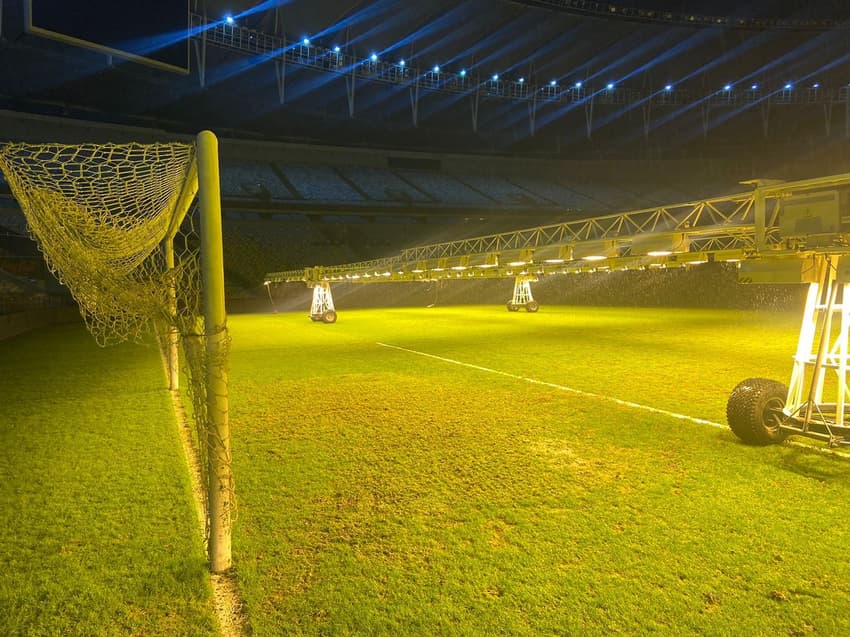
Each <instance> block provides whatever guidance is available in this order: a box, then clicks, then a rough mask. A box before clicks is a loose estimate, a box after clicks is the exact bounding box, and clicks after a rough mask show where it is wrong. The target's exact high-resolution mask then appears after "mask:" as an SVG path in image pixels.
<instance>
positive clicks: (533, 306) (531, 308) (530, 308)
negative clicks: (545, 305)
mask: <svg viewBox="0 0 850 637" xmlns="http://www.w3.org/2000/svg"><path fill="white" fill-rule="evenodd" d="M539 309H540V303H538V302H537V301H529V302H528V303H526V304H525V311H526V312H536V311H537V310H539Z"/></svg>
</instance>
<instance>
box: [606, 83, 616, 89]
mask: <svg viewBox="0 0 850 637" xmlns="http://www.w3.org/2000/svg"><path fill="white" fill-rule="evenodd" d="M605 88H607V89H608V90H609V91H613V90H614V83H613V82H608V84H607V85H606V86H605Z"/></svg>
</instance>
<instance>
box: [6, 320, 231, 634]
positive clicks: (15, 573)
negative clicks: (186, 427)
mask: <svg viewBox="0 0 850 637" xmlns="http://www.w3.org/2000/svg"><path fill="white" fill-rule="evenodd" d="M0 352H2V356H0V396H2V400H3V408H2V419H0V484H2V485H3V486H2V488H0V565H2V566H1V567H0V568H2V575H0V635H3V636H13V635H27V636H36V635H80V636H83V635H85V636H94V635H140V636H142V635H144V636H156V635H163V636H165V635H168V636H171V635H211V634H215V623H214V618H213V614H212V611H211V602H210V590H209V580H208V577H207V575H206V564H205V559H204V553H203V548H202V546H201V542H200V539H199V537H198V536H199V533H198V530H197V521H196V518H195V514H194V511H193V509H192V503H191V493H190V490H189V486H188V484H189V479H188V472H187V469H186V466H185V461H184V460H183V457H182V456H181V451H180V446H179V439H178V436H177V430H176V427H175V422H174V415H173V410H172V408H171V405H170V402H169V401H170V398H169V396H168V393H167V391H165V390H164V380H163V371H162V365H161V363H160V360H159V356H158V354H157V352H156V349H155V348H153V347H140V346H133V345H128V346H121V347H116V348H108V349H100V348H98V347H97V346H96V345H95V344H94V341H93V339H92V338H91V336H89V335H88V334H87V333H86V332H85V331H84V330H83V328H82V327H79V326H65V327H61V328H55V329H51V330H42V331H38V332H35V333H32V334H28V335H25V336H21V337H18V338H16V339H12V340H10V341H3V342H0Z"/></svg>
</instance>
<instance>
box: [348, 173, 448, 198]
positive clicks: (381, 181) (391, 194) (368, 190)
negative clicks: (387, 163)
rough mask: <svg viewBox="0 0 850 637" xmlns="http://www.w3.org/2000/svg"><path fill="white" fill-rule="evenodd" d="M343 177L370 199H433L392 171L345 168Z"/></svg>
mask: <svg viewBox="0 0 850 637" xmlns="http://www.w3.org/2000/svg"><path fill="white" fill-rule="evenodd" d="M339 172H340V174H341V175H343V176H345V177H346V178H347V179H349V180H350V181H352V182H354V183H355V184H356V185H357V187H358V188H359V189H360V190H361V191H363V192H364V193H365V194H366V196H367V197H368V198H369V199H372V200H375V201H388V202H389V201H392V202H402V203H410V202H417V203H418V202H427V201H432V198H431V197H429V196H427V195H426V194H425V193H423V192H422V191H420V190H417V189H416V188H414V187H413V186H412V185H411V184H409V183H407V182H405V181H404V180H402V179H400V178H399V177H398V176H397V175H395V174H394V173H393V172H392V171H391V170H387V169H380V168H371V167H366V166H344V167H341V168H340V169H339Z"/></svg>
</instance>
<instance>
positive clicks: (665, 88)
mask: <svg viewBox="0 0 850 637" xmlns="http://www.w3.org/2000/svg"><path fill="white" fill-rule="evenodd" d="M664 90H665V91H672V90H673V85H672V84H667V85H666V86H665V87H664Z"/></svg>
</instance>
